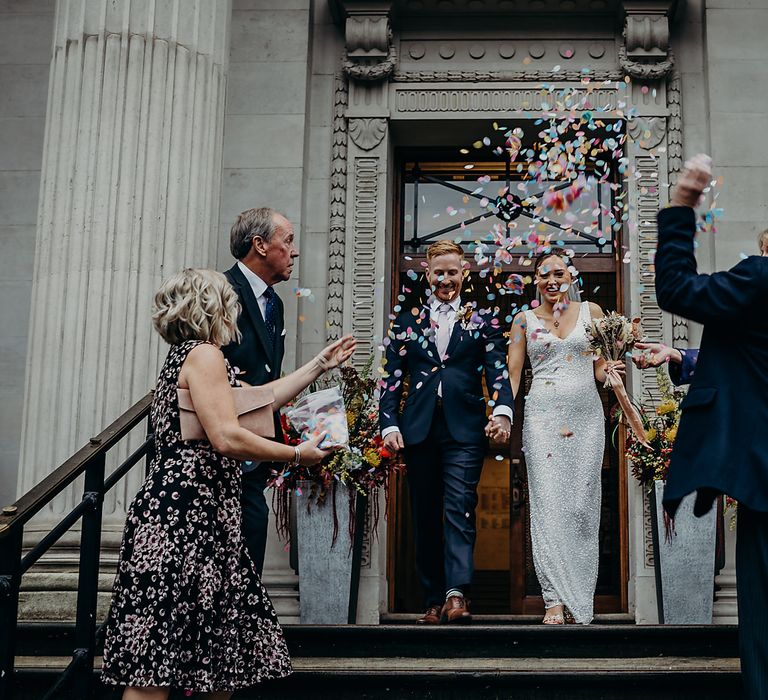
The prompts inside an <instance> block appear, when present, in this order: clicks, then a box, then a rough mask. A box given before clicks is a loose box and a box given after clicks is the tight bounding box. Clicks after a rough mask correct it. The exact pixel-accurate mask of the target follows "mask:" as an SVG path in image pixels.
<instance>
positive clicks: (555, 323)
mask: <svg viewBox="0 0 768 700" xmlns="http://www.w3.org/2000/svg"><path fill="white" fill-rule="evenodd" d="M552 325H553V326H554V327H555V328H560V321H559V320H558V319H555V320H554V321H553V322H552Z"/></svg>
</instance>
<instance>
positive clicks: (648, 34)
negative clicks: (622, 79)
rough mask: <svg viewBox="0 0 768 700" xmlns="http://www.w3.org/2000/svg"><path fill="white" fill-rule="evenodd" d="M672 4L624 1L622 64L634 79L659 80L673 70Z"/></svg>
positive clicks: (652, 0)
mask: <svg viewBox="0 0 768 700" xmlns="http://www.w3.org/2000/svg"><path fill="white" fill-rule="evenodd" d="M671 5H672V0H624V10H625V11H626V18H625V21H624V33H623V38H624V41H623V43H622V44H621V45H620V46H619V64H620V65H621V67H622V69H623V70H624V72H625V73H626V74H627V75H629V76H632V77H633V78H639V79H642V80H659V79H660V78H663V77H665V76H666V75H668V74H669V72H670V71H671V70H672V66H673V65H674V59H673V56H672V53H671V51H670V50H669V12H670V9H671Z"/></svg>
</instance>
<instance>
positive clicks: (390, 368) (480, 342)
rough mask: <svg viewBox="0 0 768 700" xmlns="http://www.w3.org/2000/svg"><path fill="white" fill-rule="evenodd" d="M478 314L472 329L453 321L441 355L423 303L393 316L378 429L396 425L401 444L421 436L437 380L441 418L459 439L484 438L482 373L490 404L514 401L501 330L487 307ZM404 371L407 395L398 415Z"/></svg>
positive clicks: (412, 442)
mask: <svg viewBox="0 0 768 700" xmlns="http://www.w3.org/2000/svg"><path fill="white" fill-rule="evenodd" d="M413 311H416V314H417V315H414V313H413ZM480 314H481V317H482V319H483V320H482V322H481V323H480V324H479V327H478V328H477V329H474V330H470V329H467V330H465V329H464V328H462V325H461V322H460V321H459V320H457V321H456V323H455V324H454V326H453V331H452V333H451V338H450V341H449V343H448V347H447V349H446V357H445V360H442V361H441V360H440V355H439V353H438V352H437V346H436V345H435V342H434V331H433V329H432V328H431V323H430V318H429V307H427V306H424V307H422V308H420V309H414V310H409V311H404V312H403V313H401V314H400V315H399V316H398V317H397V318H396V319H395V321H394V322H393V324H392V327H391V328H390V331H389V340H390V342H389V345H388V346H387V349H386V353H385V366H384V369H385V374H384V379H383V381H382V387H381V399H380V402H379V423H380V425H381V429H382V430H383V429H384V428H388V427H390V426H397V427H399V429H400V432H401V433H402V435H403V441H404V442H405V444H406V445H407V446H410V445H416V444H418V443H420V442H422V441H424V440H426V438H427V436H428V435H429V430H430V427H431V425H432V417H433V415H434V412H435V406H436V405H437V387H438V385H439V384H440V383H441V382H442V398H443V408H444V415H445V422H446V424H447V426H448V429H449V431H450V433H451V435H452V436H453V438H454V439H455V440H456V441H457V442H460V443H464V444H482V443H484V442H485V441H486V437H485V433H484V428H485V425H486V423H487V416H486V403H485V397H484V396H483V384H482V377H483V374H485V383H486V386H487V388H488V393H489V395H490V396H491V398H492V399H493V400H494V401H495V405H504V406H509V408H510V409H512V407H513V405H514V401H513V398H512V387H511V385H510V382H509V376H508V373H507V354H506V339H505V338H504V333H503V330H502V329H501V327H500V324H499V323H498V319H496V318H491V313H490V312H482V311H481V312H480ZM406 376H408V377H409V388H408V396H407V398H406V400H405V406H404V407H403V413H402V415H400V413H399V407H400V398H401V396H402V393H403V380H404V379H405V378H406Z"/></svg>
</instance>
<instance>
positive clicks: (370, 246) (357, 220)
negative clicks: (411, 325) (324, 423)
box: [352, 156, 379, 370]
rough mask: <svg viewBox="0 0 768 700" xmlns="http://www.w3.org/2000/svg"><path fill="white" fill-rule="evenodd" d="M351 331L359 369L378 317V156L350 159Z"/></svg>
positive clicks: (370, 346)
mask: <svg viewBox="0 0 768 700" xmlns="http://www.w3.org/2000/svg"><path fill="white" fill-rule="evenodd" d="M352 188H353V193H352V196H353V200H352V203H353V208H352V211H353V217H354V220H353V222H352V230H353V231H354V234H353V236H354V237H353V240H352V252H353V256H354V257H353V259H354V266H353V272H352V284H353V287H354V294H353V296H352V333H354V335H355V338H357V351H356V352H355V355H354V357H353V358H352V364H353V365H355V366H356V367H357V368H358V369H361V370H362V369H363V368H364V367H365V365H366V364H367V363H368V361H369V358H370V356H371V355H372V354H373V352H374V350H375V347H374V344H373V339H374V336H375V335H376V332H377V326H378V324H379V319H377V318H376V314H375V313H374V308H375V303H376V269H377V265H376V229H377V225H376V224H377V221H378V207H379V191H378V190H379V158H378V157H370V156H364V157H358V158H355V160H354V163H353V182H352Z"/></svg>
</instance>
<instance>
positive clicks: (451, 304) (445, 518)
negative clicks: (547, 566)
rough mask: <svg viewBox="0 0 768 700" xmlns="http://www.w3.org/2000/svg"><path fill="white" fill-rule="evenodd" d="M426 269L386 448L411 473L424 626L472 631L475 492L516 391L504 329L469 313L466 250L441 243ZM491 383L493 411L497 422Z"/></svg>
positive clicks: (389, 386)
mask: <svg viewBox="0 0 768 700" xmlns="http://www.w3.org/2000/svg"><path fill="white" fill-rule="evenodd" d="M427 263H428V268H427V280H428V281H429V283H430V285H431V288H432V297H431V298H430V300H429V303H428V304H427V305H426V306H424V307H422V308H420V309H409V310H407V311H404V312H402V313H401V314H400V315H399V316H398V317H397V318H396V319H395V321H394V322H393V324H392V327H391V329H390V332H389V337H388V341H389V344H388V345H387V348H386V354H385V368H384V369H385V373H384V379H383V380H382V387H381V400H380V405H379V422H380V426H381V434H382V437H383V438H384V445H385V446H386V447H387V448H388V449H389V450H390V451H392V452H399V451H401V450H402V451H403V453H404V457H405V463H406V467H407V470H408V483H409V486H410V492H411V505H412V510H413V522H414V535H415V539H416V567H417V570H418V573H419V577H420V579H421V583H422V586H423V587H424V591H425V593H426V612H425V613H424V615H422V616H421V617H420V618H419V619H418V620H417V622H419V623H421V624H427V625H435V624H438V623H440V622H443V623H453V624H455V623H467V622H470V620H471V615H470V612H469V607H468V604H467V596H468V594H469V588H470V585H471V583H472V575H473V572H474V564H473V550H474V545H475V537H476V528H475V506H476V505H477V484H478V482H479V481H480V472H481V470H482V467H483V459H484V457H485V451H486V447H487V442H488V441H487V435H489V434H490V433H491V432H492V431H493V432H494V433H495V434H500V435H501V437H502V438H504V439H507V440H508V439H509V434H510V426H511V420H512V405H513V398H512V388H511V386H510V383H509V378H508V376H507V373H506V368H507V365H506V347H505V346H506V343H505V340H504V335H503V332H502V329H501V327H500V324H499V323H498V319H496V318H495V317H494V316H493V315H492V314H491V312H490V311H489V312H485V311H480V312H478V311H477V310H476V309H474V308H473V307H472V306H471V305H465V306H462V302H461V285H462V281H463V278H464V259H463V251H462V249H461V248H460V247H459V246H458V245H456V244H455V243H453V242H451V241H439V242H437V243H434V244H432V245H431V246H430V247H429V249H428V250H427ZM385 342H386V341H385ZM483 374H485V384H486V387H487V389H488V393H489V395H490V397H491V402H490V403H492V404H493V405H494V409H493V417H492V418H491V419H490V421H487V418H486V402H485V398H484V396H483V386H482V375H483ZM406 378H407V379H408V382H409V386H408V397H407V398H406V399H405V405H404V407H403V411H402V414H401V413H400V398H401V395H402V393H403V386H404V381H405V380H406ZM486 421H487V422H486Z"/></svg>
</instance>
